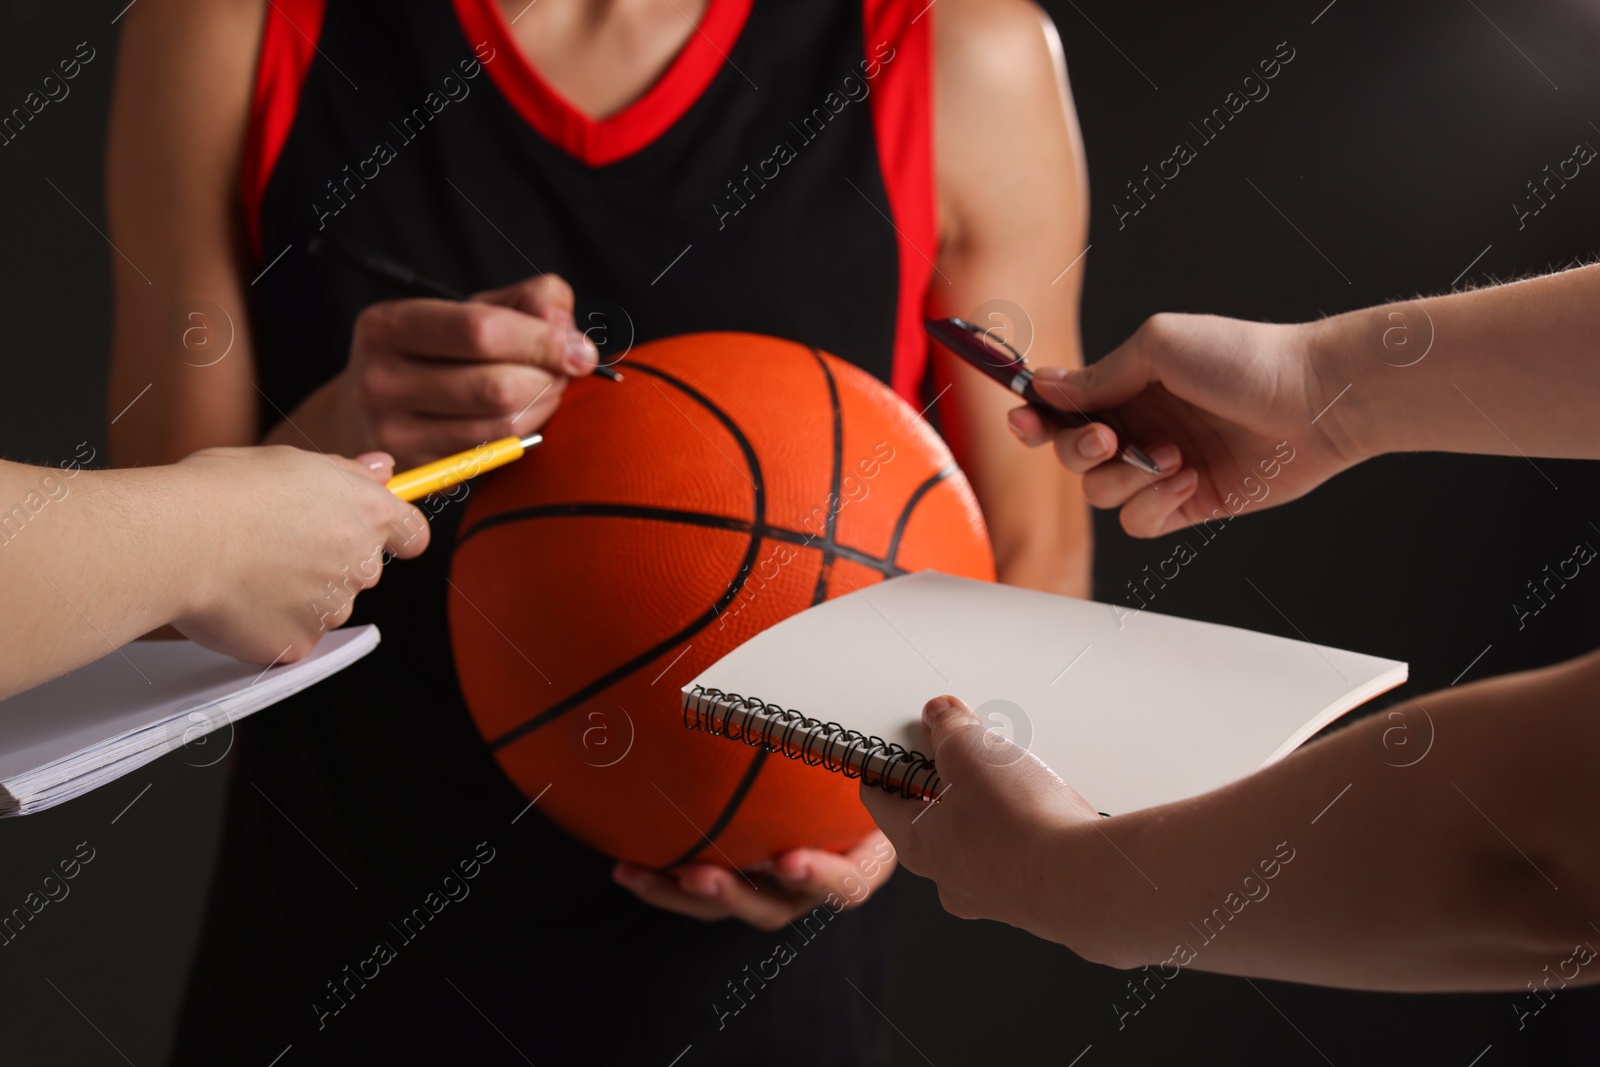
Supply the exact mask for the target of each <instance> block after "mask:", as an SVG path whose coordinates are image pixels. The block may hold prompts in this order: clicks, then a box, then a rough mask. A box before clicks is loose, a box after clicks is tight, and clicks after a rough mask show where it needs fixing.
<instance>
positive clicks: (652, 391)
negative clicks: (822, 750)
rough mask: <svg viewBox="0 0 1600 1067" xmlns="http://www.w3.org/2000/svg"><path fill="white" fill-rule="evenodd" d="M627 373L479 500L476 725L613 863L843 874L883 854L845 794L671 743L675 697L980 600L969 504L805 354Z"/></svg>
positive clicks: (870, 406)
mask: <svg viewBox="0 0 1600 1067" xmlns="http://www.w3.org/2000/svg"><path fill="white" fill-rule="evenodd" d="M620 369H621V370H622V372H623V380H622V381H620V382H613V381H606V380H602V379H599V378H593V377H590V378H584V379H580V380H577V381H574V382H573V383H572V384H571V385H570V386H569V388H568V389H567V391H566V394H565V396H564V398H563V400H562V404H561V408H560V410H559V411H558V412H557V414H556V415H555V416H554V417H553V418H552V419H551V420H550V421H549V423H548V424H547V425H546V427H545V428H544V431H543V432H544V435H545V440H544V442H543V443H542V444H540V445H539V446H538V447H536V448H534V449H532V450H531V451H530V452H529V453H528V455H527V456H526V457H524V458H523V459H522V460H520V461H519V462H517V463H513V464H511V465H509V466H507V467H504V468H502V469H500V470H498V471H495V472H493V473H491V474H488V475H485V476H484V477H483V478H480V479H478V481H477V482H475V483H473V487H472V490H471V493H470V495H469V497H468V500H467V505H466V509H465V513H464V514H463V516H462V520H461V527H460V534H459V537H458V539H457V545H456V549H455V555H454V557H453V560H452V563H451V585H452V588H451V592H450V605H449V617H450V629H451V638H452V642H453V646H454V652H455V662H456V667H457V673H458V675H459V677H460V684H461V688H462V692H463V693H464V695H465V697H466V701H467V704H468V706H469V708H470V709H471V712H472V717H473V720H474V722H475V723H476V724H477V727H478V730H479V732H480V733H481V734H482V735H483V738H484V740H485V741H486V742H487V744H488V745H489V746H490V747H491V748H492V749H493V751H494V753H495V755H496V757H497V759H498V761H499V764H500V766H501V767H502V768H503V769H504V771H505V773H506V774H507V775H508V776H509V777H510V778H511V780H512V781H513V782H514V783H515V784H516V785H517V786H518V787H519V788H520V789H521V790H522V792H523V793H524V795H526V796H527V797H528V799H529V800H537V810H538V811H539V812H541V813H542V814H543V815H544V816H545V817H547V818H549V819H551V820H552V821H553V822H555V823H556V824H557V825H559V826H560V827H562V828H563V829H565V830H566V831H567V832H568V833H571V834H572V835H574V836H575V837H577V838H578V839H579V840H581V841H583V842H584V843H586V844H587V845H589V846H591V847H592V848H595V849H597V850H599V851H601V852H603V853H606V854H608V855H610V856H613V857H616V858H618V859H625V860H628V861H630V862H633V863H636V864H640V865H642V866H646V867H652V868H657V869H662V870H670V869H673V868H676V867H680V866H682V865H684V864H687V863H691V862H695V863H713V864H719V865H723V866H728V867H734V868H741V869H742V868H747V867H751V866H754V865H756V864H759V863H761V862H763V861H765V860H768V859H770V858H772V857H773V856H775V855H777V854H779V853H781V852H784V851H787V850H788V849H792V848H798V847H813V848H824V849H830V850H834V851H844V850H846V849H848V848H849V847H850V846H852V845H853V844H855V843H856V842H857V841H859V840H860V839H861V838H862V837H863V836H865V835H866V834H868V833H870V832H871V831H872V829H873V824H872V821H871V819H870V818H868V816H867V813H866V810H865V809H864V808H863V807H862V806H861V803H860V801H859V800H858V799H857V795H856V791H857V783H856V782H855V781H853V780H851V779H848V778H846V777H844V776H843V775H841V774H835V773H831V772H829V771H826V770H824V769H822V768H820V767H809V766H806V765H805V764H804V763H800V762H796V761H792V760H788V759H785V758H783V757H781V756H776V755H770V754H768V753H767V752H765V751H762V750H759V749H752V748H749V747H747V746H744V745H738V744H733V743H731V742H729V741H727V740H725V739H722V738H718V737H713V736H710V735H707V734H704V733H700V732H698V731H694V730H690V729H688V728H686V727H685V726H684V723H683V714H682V711H681V709H680V705H679V698H680V691H681V688H682V687H683V686H684V685H685V684H687V683H688V682H689V681H690V680H691V679H692V678H694V677H695V676H696V675H698V674H699V673H700V672H701V671H702V670H704V669H706V668H707V667H709V666H710V665H711V664H712V663H714V662H715V661H716V660H717V659H719V658H720V657H722V656H723V655H724V654H725V653H727V652H729V651H731V650H732V649H734V648H735V647H737V646H738V645H740V644H741V643H743V642H744V641H746V640H748V639H749V638H750V637H752V636H754V635H755V634H756V633H758V632H760V631H761V630H763V629H765V628H767V627H769V626H771V625H773V624H774V623H777V622H779V621H780V620H782V619H784V618H787V617H788V616H790V615H793V614H795V613H797V612H800V611H803V610H805V609H806V608H808V607H810V606H811V605H813V604H817V603H820V602H822V601H823V600H826V599H828V598H831V597H835V596H840V595H843V594H846V593H850V592H852V591H854V590H857V589H862V588H865V587H867V586H871V585H874V584H876V583H878V582H881V581H884V580H885V579H886V578H889V577H893V576H895V575H898V574H903V573H907V572H910V571H916V570H923V569H928V568H932V569H936V570H940V571H944V572H945V573H948V574H956V575H962V576H965V577H970V578H980V579H985V580H993V578H994V563H993V557H992V554H991V552H990V548H989V540H988V535H987V532H986V530H985V528H984V524H983V518H982V516H981V515H980V513H979V511H978V504H977V501H976V499H975V498H974V497H973V494H972V490H971V487H970V486H969V485H968V483H967V480H966V478H965V477H964V476H963V475H962V474H961V472H960V470H958V469H957V468H956V466H955V463H954V460H953V459H952V458H951V455H950V452H949V449H947V448H946V447H945V444H944V442H943V441H941V440H940V438H939V437H938V435H937V434H936V433H935V432H934V430H933V429H932V427H930V426H929V425H928V424H927V423H926V422H925V421H923V420H922V419H921V418H919V417H918V414H917V412H916V411H914V410H913V409H912V408H911V407H910V406H909V405H907V404H906V403H905V402H904V401H903V400H901V399H900V398H899V397H898V396H896V395H895V394H894V393H893V392H892V391H891V390H890V389H889V388H888V387H887V386H885V385H883V384H882V383H880V382H879V381H877V380H876V379H875V378H873V377H872V376H870V375H869V374H867V373H866V372H864V371H861V370H859V369H857V368H856V367H854V366H852V365H850V364H848V363H846V362H844V361H843V360H840V359H837V358H835V357H833V356H831V355H828V354H826V353H823V352H817V351H815V350H813V349H811V348H808V347H806V346H804V345H800V344H796V343H794V342H791V341H783V340H779V339H776V338H772V337H763V336H755V335H750V334H737V333H707V334H692V335H686V336H680V337H673V338H669V339H666V340H661V341H656V342H652V343H650V344H645V345H641V346H639V347H638V348H636V349H634V350H633V352H632V353H630V354H629V356H628V359H627V361H626V363H625V364H623V366H622V367H621V368H620ZM794 654H795V655H797V656H805V655H807V654H808V650H806V649H804V648H797V649H795V650H794ZM816 669H817V670H819V671H825V670H827V669H828V665H827V663H826V662H822V661H819V662H818V663H817V664H816ZM929 695H930V696H931V695H933V694H929ZM816 710H819V711H820V710H822V709H816Z"/></svg>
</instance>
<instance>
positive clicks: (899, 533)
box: [889, 463, 956, 568]
mask: <svg viewBox="0 0 1600 1067" xmlns="http://www.w3.org/2000/svg"><path fill="white" fill-rule="evenodd" d="M955 472H956V465H955V464H954V463H951V464H949V465H947V466H946V467H945V468H944V469H943V470H941V471H939V472H937V473H936V474H934V475H933V476H932V477H930V478H929V479H928V480H927V481H925V482H923V483H922V484H921V485H919V486H917V489H916V492H914V493H912V494H911V499H910V500H907V501H906V506H905V508H904V510H902V511H901V512H900V519H899V521H898V522H896V523H895V524H894V534H893V535H892V536H891V537H890V538H889V564H890V565H891V566H893V567H896V568H898V567H899V566H900V563H899V559H900V538H902V537H903V536H905V532H906V526H907V525H908V524H909V523H910V522H911V513H912V512H913V511H915V510H916V509H917V505H918V504H920V503H922V498H923V497H925V496H927V495H928V494H929V493H930V492H932V491H933V487H934V486H936V485H938V484H939V483H940V482H942V481H944V480H945V479H946V478H948V477H950V476H951V475H952V474H954V473H955Z"/></svg>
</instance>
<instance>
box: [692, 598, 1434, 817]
mask: <svg viewBox="0 0 1600 1067" xmlns="http://www.w3.org/2000/svg"><path fill="white" fill-rule="evenodd" d="M1406 669H1407V668H1406V664H1404V663H1401V662H1399V661H1397V660H1392V659H1382V658H1380V657H1378V656H1369V655H1365V654H1363V653H1360V652H1347V651H1344V650H1342V649H1337V648H1330V647H1327V646H1324V645H1314V644H1311V643H1309V642H1306V641H1296V640H1291V639H1288V638H1284V637H1276V636H1272V635H1269V634H1261V633H1255V632H1252V631H1249V630H1241V629H1237V628H1235V627H1231V626H1219V625H1217V624H1214V623H1206V622H1196V621H1193V620H1190V619H1180V618H1175V617H1172V616H1168V615H1157V614H1155V613H1154V612H1150V611H1128V610H1125V609H1123V608H1114V607H1112V606H1110V605H1107V604H1100V603H1096V602H1094V601H1088V600H1075V599H1072V598H1069V597H1061V596H1052V595H1051V594H1048V593H1038V592H1034V591H1031V590H1026V589H1016V588H1013V587H1011V586H1003V585H996V584H993V583H990V582H978V581H972V580H970V579H966V578H954V577H951V576H949V575H945V574H939V573H936V572H932V571H923V572H920V573H917V574H910V575H905V576H903V577H899V578H894V579H891V580H889V581H886V582H883V583H881V584H879V585H874V586H870V587H868V588H865V589H860V590H857V591H856V592H854V593H850V594H847V595H845V596H842V597H838V598H836V599H834V600H829V601H827V602H825V603H822V604H819V605H817V606H815V607H813V608H809V609H807V610H806V611H803V612H801V613H799V614H798V615H794V616H791V617H790V618H788V619H785V620H784V621H783V622H780V623H778V624H777V625H776V626H773V627H771V628H770V629H767V630H764V631H762V632H761V633H759V634H757V635H756V636H755V637H753V638H752V639H750V640H749V641H747V642H745V643H744V644H742V645H740V646H739V647H738V648H736V649H734V650H733V651H732V652H730V653H729V654H728V655H726V656H724V657H723V658H722V659H720V660H718V661H717V662H716V663H714V664H712V666H710V667H709V668H707V669H706V670H705V671H704V672H703V673H702V674H701V675H700V676H699V677H697V678H695V679H694V680H693V681H692V682H690V683H689V684H688V685H687V686H685V687H684V689H683V699H682V703H683V709H684V722H685V725H687V726H689V727H691V728H695V729H700V730H705V731H708V732H711V733H715V734H720V735H722V736H724V737H728V738H730V739H733V740H737V741H743V742H745V743H746V744H750V745H754V746H761V747H765V748H767V749H768V750H770V751H772V752H775V753H778V754H780V755H784V756H788V757H790V758H791V759H799V760H804V761H805V762H807V763H811V764H814V765H817V766H820V767H824V768H826V769H828V770H831V771H839V772H842V773H844V774H847V775H850V776H852V777H856V776H860V777H864V778H865V779H866V780H867V781H869V782H871V783H873V784H876V785H880V786H882V787H883V788H885V789H890V790H894V791H898V792H902V793H904V794H906V795H908V796H913V795H914V796H923V797H930V796H936V795H937V794H938V792H939V790H940V788H941V786H940V781H939V774H938V768H937V767H935V766H934V763H933V761H932V760H931V759H930V758H928V756H927V755H926V754H925V753H924V752H923V751H921V750H922V749H923V748H924V747H925V739H924V736H923V733H922V727H921V713H922V706H923V704H925V703H926V702H927V701H928V700H929V699H931V698H932V697H935V696H938V695H940V694H942V693H952V694H954V695H956V696H958V697H960V698H961V699H963V700H965V701H966V702H967V703H968V704H969V705H970V706H971V707H973V708H974V709H975V710H977V712H978V715H979V717H980V718H981V719H983V720H984V721H985V724H986V725H988V726H990V727H991V728H992V729H995V730H997V731H998V732H1000V733H1002V734H1004V735H1005V736H1007V737H1009V738H1010V739H1011V740H1012V741H1014V742H1016V743H1017V744H1018V745H1019V746H1021V747H1022V748H1024V749H1027V750H1028V751H1030V752H1032V753H1033V754H1034V755H1036V756H1038V757H1039V758H1040V759H1042V760H1043V761H1044V762H1045V763H1046V764H1048V765H1049V766H1050V767H1051V768H1052V769H1053V770H1054V771H1055V772H1056V773H1057V774H1059V775H1060V776H1061V777H1062V778H1063V779H1065V780H1066V782H1067V783H1068V784H1069V785H1071V786H1072V787H1073V788H1075V789H1076V790H1077V791H1078V792H1079V793H1080V794H1082V795H1083V797H1084V798H1085V799H1086V800H1088V801H1089V802H1090V803H1091V804H1093V805H1095V807H1096V808H1098V809H1099V810H1100V811H1101V812H1104V813H1106V814H1111V815H1116V814H1120V813H1122V812H1127V811H1133V810H1136V809H1139V808H1145V807H1150V806H1152V805H1156V804H1163V803H1167V802H1169V801H1174V800H1181V799H1183V798H1185V797H1190V796H1195V795H1198V794H1200V793H1204V792H1208V791H1210V790H1212V789H1215V788H1218V787H1219V786H1223V785H1226V784H1228V783H1229V782H1232V781H1235V780H1237V779H1239V778H1242V777H1244V776H1245V775H1248V774H1250V773H1251V772H1252V771H1255V770H1258V769H1259V768H1261V767H1264V766H1266V765H1268V764H1270V763H1273V762H1275V761H1277V760H1279V759H1281V758H1283V757H1284V756H1285V755H1287V754H1288V753H1290V752H1292V751H1293V750H1294V749H1295V748H1296V747H1297V746H1299V745H1300V744H1302V743H1304V742H1305V741H1306V740H1308V739H1309V738H1310V737H1311V736H1312V735H1313V734H1315V733H1316V732H1317V731H1318V730H1321V729H1322V728H1323V727H1324V726H1327V725H1328V724H1329V723H1331V722H1333V721H1334V720H1335V719H1337V718H1338V717H1339V716H1341V715H1343V714H1345V713H1346V712H1348V711H1350V710H1351V709H1352V708H1355V707H1357V706H1359V705H1360V704H1362V703H1364V702H1365V701H1367V700H1370V699H1371V698H1372V697H1374V696H1377V695H1378V694H1379V693H1382V692H1384V691H1385V690H1388V689H1391V688H1393V687H1394V686H1397V685H1399V684H1400V683H1402V682H1404V681H1405V679H1406ZM1004 751H1007V752H1009V751H1010V750H1004Z"/></svg>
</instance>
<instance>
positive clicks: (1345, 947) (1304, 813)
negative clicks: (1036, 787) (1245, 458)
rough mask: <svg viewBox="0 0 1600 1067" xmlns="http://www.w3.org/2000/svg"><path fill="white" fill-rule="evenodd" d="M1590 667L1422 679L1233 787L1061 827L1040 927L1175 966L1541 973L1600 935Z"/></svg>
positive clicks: (1135, 962)
mask: <svg viewBox="0 0 1600 1067" xmlns="http://www.w3.org/2000/svg"><path fill="white" fill-rule="evenodd" d="M1597 677H1600V667H1597V664H1596V662H1595V661H1594V658H1593V657H1590V659H1589V660H1587V661H1579V662H1578V663H1575V664H1569V665H1563V666H1562V667H1559V668H1552V669H1550V670H1547V671H1542V672H1534V673H1529V674H1523V675H1512V676H1508V677H1505V678H1501V679H1496V680H1493V681H1490V682H1486V683H1480V684H1477V685H1472V686H1466V687H1463V688H1461V689H1459V690H1451V691H1447V692H1444V693H1438V694H1434V695H1432V696H1429V697H1425V698H1423V699H1422V700H1421V701H1420V702H1418V703H1416V704H1412V705H1407V706H1405V707H1403V708H1402V709H1399V710H1397V711H1394V712H1390V713H1388V714H1387V715H1384V716H1376V717H1374V718H1372V719H1369V720H1367V721H1365V722H1363V723H1360V724H1357V725H1355V726H1353V727H1350V728H1349V729H1346V730H1344V731H1341V732H1340V733H1338V734H1336V735H1335V736H1333V737H1331V738H1329V739H1327V740H1325V741H1323V742H1320V743H1318V744H1316V745H1313V746H1311V747H1309V748H1308V749H1306V750H1305V751H1303V752H1301V753H1299V754H1297V755H1295V756H1293V757H1291V758H1290V759H1288V760H1286V761H1284V762H1283V763H1280V764H1278V765H1276V766H1274V767H1272V768H1269V769H1267V770H1266V771H1263V772H1261V773H1259V774H1257V775H1254V776H1252V777H1251V778H1249V779H1247V780H1245V781H1243V782H1241V783H1239V784H1237V785H1235V786H1233V787H1230V788H1228V789H1224V790H1220V791H1218V792H1216V793H1212V794H1209V795H1207V796H1204V797H1201V798H1197V799H1195V800H1193V801H1189V802H1186V803H1182V804H1176V805H1171V806H1168V807H1165V808H1158V809H1152V810H1150V811H1147V812H1139V813H1135V814H1132V815H1129V816H1125V817H1122V818H1118V819H1108V820H1102V821H1101V823H1100V824H1099V825H1098V826H1091V827H1088V828H1082V827H1079V828H1076V829H1074V830H1071V831H1068V832H1066V836H1068V837H1069V838H1071V840H1072V843H1071V844H1070V845H1067V846H1066V847H1064V848H1062V849H1060V850H1058V852H1057V856H1056V858H1055V859H1054V860H1052V861H1051V862H1052V868H1051V875H1052V876H1053V877H1054V879H1056V884H1058V885H1060V886H1064V887H1067V889H1066V894H1065V896H1066V899H1065V900H1064V901H1058V904H1057V906H1056V907H1055V909H1054V914H1055V916H1056V917H1057V918H1056V922H1057V923H1058V924H1059V925H1058V926H1057V927H1056V928H1055V929H1053V930H1050V931H1047V932H1046V936H1051V937H1054V938H1055V939H1057V940H1060V941H1063V942H1064V943H1066V944H1067V945H1069V946H1071V947H1073V948H1075V949H1077V950H1078V951H1080V952H1082V953H1083V954H1085V955H1087V956H1089V957H1090V958H1092V959H1096V960H1099V961H1101V962H1106V963H1109V964H1112V965H1114V966H1119V967H1148V968H1149V972H1146V973H1150V972H1158V973H1159V974H1160V976H1161V977H1163V978H1164V979H1166V980H1171V978H1172V977H1173V976H1174V975H1175V974H1176V973H1178V971H1179V970H1181V968H1183V967H1189V966H1193V967H1196V968H1198V969H1200V970H1207V971H1218V972H1224V973H1231V974H1250V975H1258V976H1265V977H1272V978H1281V979H1289V980H1296V981H1304V982H1315V983H1319V984H1327V985H1338V986H1349V987H1359V988H1368V989H1394V990H1424V989H1426V990H1463V989H1522V988H1523V987H1524V985H1525V983H1527V982H1528V981H1530V980H1532V981H1534V982H1535V983H1538V982H1539V981H1540V980H1541V978H1542V976H1543V975H1544V974H1545V973H1546V972H1545V971H1544V968H1545V967H1546V966H1547V965H1548V966H1549V967H1550V969H1551V971H1555V970H1556V969H1557V967H1558V966H1559V965H1561V964H1562V963H1563V961H1565V960H1567V959H1568V958H1569V957H1571V956H1572V954H1573V952H1574V946H1575V945H1576V944H1577V943H1579V942H1586V941H1591V940H1594V941H1597V942H1600V937H1597V935H1596V931H1595V930H1594V929H1593V928H1592V927H1590V926H1589V925H1588V923H1587V918H1588V917H1589V916H1592V915H1593V914H1595V912H1596V910H1597V908H1596V905H1600V878H1597V873H1600V871H1597V866H1596V863H1595V860H1594V857H1595V856H1596V854H1597V851H1596V849H1597V845H1600V834H1597V831H1596V829H1595V825H1594V823H1595V820H1594V819H1593V816H1592V809H1593V799H1592V796H1589V795H1586V787H1585V786H1584V784H1583V783H1585V782H1586V781H1588V780H1589V775H1588V772H1587V771H1586V768H1587V767H1590V766H1592V762H1593V760H1594V758H1595V755H1596V754H1597V748H1600V745H1597V744H1596V741H1597V733H1596V730H1595V729H1594V728H1593V727H1592V726H1591V725H1590V724H1589V720H1590V719H1591V718H1592V714H1591V709H1592V707H1593V705H1594V701H1595V698H1596V696H1597V694H1600V685H1597ZM1402 742H1404V743H1402ZM1530 783H1538V785H1537V786H1534V785H1531V784H1530ZM1113 844H1114V845H1115V847H1114V848H1113V847H1112V845H1113ZM1047 880H1048V878H1047ZM1558 887H1559V888H1558ZM1591 971H1592V972H1593V973H1590V972H1591ZM1567 977H1568V978H1573V979H1574V980H1575V981H1579V982H1583V981H1590V982H1592V981H1596V980H1600V968H1589V969H1585V970H1584V971H1583V973H1582V974H1580V975H1577V976H1572V975H1568V976H1567Z"/></svg>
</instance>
